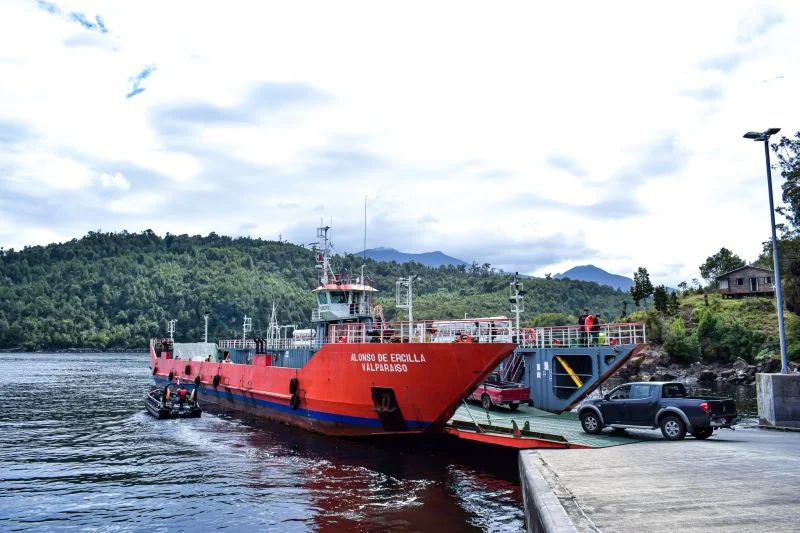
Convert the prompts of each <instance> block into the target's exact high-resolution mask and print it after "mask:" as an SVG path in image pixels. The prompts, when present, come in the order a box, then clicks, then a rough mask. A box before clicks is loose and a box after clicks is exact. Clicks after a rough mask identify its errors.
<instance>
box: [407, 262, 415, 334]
mask: <svg viewBox="0 0 800 533" xmlns="http://www.w3.org/2000/svg"><path fill="white" fill-rule="evenodd" d="M415 277H416V276H408V327H409V328H411V325H412V324H413V323H414V294H413V293H412V292H411V285H412V283H413V282H414V278H415ZM408 334H409V337H410V336H411V330H410V329H409V332H408Z"/></svg>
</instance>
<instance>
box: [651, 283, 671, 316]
mask: <svg viewBox="0 0 800 533" xmlns="http://www.w3.org/2000/svg"><path fill="white" fill-rule="evenodd" d="M668 306H669V296H668V295H667V288H666V287H665V286H663V285H659V286H658V287H656V288H655V289H653V307H655V308H656V311H658V312H659V313H661V314H662V315H666V314H667V309H668Z"/></svg>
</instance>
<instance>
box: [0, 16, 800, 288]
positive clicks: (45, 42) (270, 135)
mask: <svg viewBox="0 0 800 533" xmlns="http://www.w3.org/2000/svg"><path fill="white" fill-rule="evenodd" d="M556 4H558V5H556ZM609 5H610V4H609V3H606V2H592V3H589V2H587V3H585V4H576V3H568V4H565V3H557V2H551V3H548V5H545V4H544V3H541V2H520V3H514V2H503V3H502V4H497V3H485V2H483V3H471V2H463V1H459V2H452V3H450V2H437V3H432V2H419V3H416V2H403V3H400V4H393V5H391V6H390V4H388V3H376V2H363V3H354V2H320V3H307V2H275V3H271V2H254V1H247V2H225V3H220V2H215V3H212V2H155V1H153V2H147V1H139V2H125V3H122V2H115V3H111V2H66V1H64V2H61V1H53V2H49V1H44V0H39V1H38V2H37V1H35V0H32V1H18V0H5V1H3V2H2V3H0V80H1V81H0V246H3V247H5V248H12V247H13V248H21V247H22V246H25V245H33V244H47V243H50V242H60V241H65V240H69V239H71V238H73V237H81V236H83V235H85V234H86V233H87V232H88V231H92V230H103V231H119V230H123V229H126V230H128V231H141V230H144V229H147V228H150V229H153V230H154V231H156V232H157V233H159V234H162V235H163V234H164V233H166V232H170V233H174V234H180V233H189V234H207V233H209V232H211V231H215V232H217V233H220V234H230V235H250V236H254V237H261V238H266V239H277V238H278V236H279V235H282V236H283V238H284V239H289V240H291V241H293V242H297V243H304V242H310V241H311V240H313V237H314V232H315V230H314V228H315V227H316V225H318V223H319V221H320V219H321V218H324V220H325V222H326V223H328V222H331V221H332V222H333V226H334V230H333V231H334V233H333V235H334V243H335V245H336V247H337V249H338V250H339V251H357V250H360V249H361V245H362V239H363V224H364V219H363V217H364V198H365V196H366V197H367V198H368V230H367V231H368V233H367V246H368V247H375V246H391V247H395V248H398V249H400V250H403V251H408V252H423V251H431V250H442V251H444V252H445V253H448V254H450V255H453V256H456V257H459V258H462V259H464V260H467V261H471V260H477V261H479V262H481V263H483V262H489V263H492V264H493V265H495V266H497V267H500V268H504V269H506V270H508V271H515V270H518V271H520V272H525V273H534V274H537V275H542V274H544V273H545V272H552V273H556V272H563V271H565V270H566V269H568V268H570V267H572V266H575V265H581V264H587V263H592V264H595V265H597V266H600V267H602V268H605V269H606V270H609V271H612V272H615V273H621V274H624V275H628V276H630V275H631V273H632V272H633V270H635V269H636V267H638V266H640V265H642V266H645V267H647V268H648V270H649V271H650V273H651V278H652V279H653V280H654V281H655V282H659V283H667V284H669V285H672V286H675V284H677V283H678V282H680V281H682V280H688V279H691V278H693V277H698V272H697V266H698V265H699V264H700V263H701V262H702V261H703V260H704V259H705V258H706V257H707V256H708V255H710V254H712V253H714V252H715V251H717V250H718V249H719V248H720V247H721V246H726V247H728V248H730V249H732V250H733V251H734V252H736V253H738V254H739V255H741V256H742V257H743V258H745V259H747V260H750V261H752V260H753V259H755V258H756V256H757V254H758V252H759V251H760V249H761V243H762V241H764V240H767V239H768V238H769V210H768V205H767V190H766V179H765V169H764V154H763V150H762V148H761V145H759V144H756V143H753V142H750V141H746V140H744V139H742V134H743V133H745V132H746V131H748V130H754V129H761V130H763V129H766V128H769V127H781V128H783V131H782V132H783V133H786V134H792V133H794V132H795V131H797V130H800V106H798V105H797V94H798V92H799V91H800V46H798V37H797V36H798V35H800V12H799V11H800V3H798V2H783V3H781V2H769V3H757V2H702V3H698V2H685V3H682V2H677V3H676V2H671V3H660V4H659V5H660V6H661V7H656V5H657V4H656V3H653V2H629V3H623V2H615V3H613V6H611V7H609ZM776 178H777V179H776V183H775V190H776V195H777V196H776V198H780V189H779V187H780V179H779V177H778V176H776Z"/></svg>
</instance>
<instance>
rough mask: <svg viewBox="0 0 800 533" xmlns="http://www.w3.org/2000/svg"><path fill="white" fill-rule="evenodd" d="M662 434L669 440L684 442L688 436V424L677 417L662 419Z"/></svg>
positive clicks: (671, 416) (668, 416)
mask: <svg viewBox="0 0 800 533" xmlns="http://www.w3.org/2000/svg"><path fill="white" fill-rule="evenodd" d="M661 434H662V435H664V438H665V439H667V440H683V438H684V437H685V436H686V424H684V423H683V420H681V419H680V418H678V417H677V416H675V415H667V416H665V417H664V418H662V419H661Z"/></svg>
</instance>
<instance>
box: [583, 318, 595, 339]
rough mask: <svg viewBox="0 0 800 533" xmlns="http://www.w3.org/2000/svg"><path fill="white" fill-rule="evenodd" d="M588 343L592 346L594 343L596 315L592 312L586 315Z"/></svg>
mask: <svg viewBox="0 0 800 533" xmlns="http://www.w3.org/2000/svg"><path fill="white" fill-rule="evenodd" d="M585 324H586V345H587V346H591V345H592V344H594V315H592V314H590V315H589V316H587V317H586V322H585Z"/></svg>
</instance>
